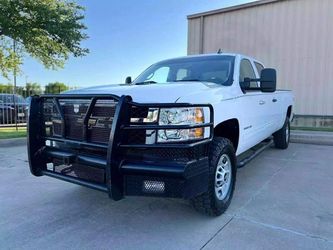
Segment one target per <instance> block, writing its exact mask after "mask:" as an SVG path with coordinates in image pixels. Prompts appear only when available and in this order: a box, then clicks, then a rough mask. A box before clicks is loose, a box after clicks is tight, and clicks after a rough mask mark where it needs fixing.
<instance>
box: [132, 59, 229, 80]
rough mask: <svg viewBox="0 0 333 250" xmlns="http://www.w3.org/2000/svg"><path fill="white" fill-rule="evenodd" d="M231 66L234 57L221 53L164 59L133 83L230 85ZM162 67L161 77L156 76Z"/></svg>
mask: <svg viewBox="0 0 333 250" xmlns="http://www.w3.org/2000/svg"><path fill="white" fill-rule="evenodd" d="M233 66H234V57H233V56H222V55H219V56H206V57H204V56H200V57H185V58H179V59H172V60H166V61H162V62H160V63H157V64H154V65H152V66H150V67H149V68H148V69H147V70H145V71H144V72H143V73H142V74H141V75H140V76H139V77H138V78H137V79H135V81H134V82H133V83H134V84H135V83H139V82H140V83H141V82H147V81H155V82H157V83H167V82H177V81H204V82H214V83H218V84H223V85H231V84H232V75H233ZM162 69H167V70H165V71H163V74H162V75H163V77H156V75H159V76H160V75H161V70H162Z"/></svg>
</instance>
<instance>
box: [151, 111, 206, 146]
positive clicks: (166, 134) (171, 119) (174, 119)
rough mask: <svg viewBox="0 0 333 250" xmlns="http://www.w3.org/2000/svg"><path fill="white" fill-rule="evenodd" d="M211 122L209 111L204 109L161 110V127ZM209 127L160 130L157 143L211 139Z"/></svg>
mask: <svg viewBox="0 0 333 250" xmlns="http://www.w3.org/2000/svg"><path fill="white" fill-rule="evenodd" d="M207 121H209V109H208V108H206V107H205V108H204V107H190V108H170V109H161V110H160V116H159V125H193V124H202V123H206V122H207ZM209 131H210V130H209V127H206V128H204V127H200V128H192V129H160V130H158V134H157V142H170V141H171V142H172V141H187V140H196V139H203V138H208V137H209Z"/></svg>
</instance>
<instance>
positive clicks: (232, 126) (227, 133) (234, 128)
mask: <svg viewBox="0 0 333 250" xmlns="http://www.w3.org/2000/svg"><path fill="white" fill-rule="evenodd" d="M214 136H219V137H224V138H227V139H229V140H230V141H231V142H232V144H233V146H234V149H235V152H236V151H237V148H238V144H239V122H238V120H237V119H236V118H232V119H228V120H225V121H223V122H221V123H219V124H217V125H216V126H215V128H214Z"/></svg>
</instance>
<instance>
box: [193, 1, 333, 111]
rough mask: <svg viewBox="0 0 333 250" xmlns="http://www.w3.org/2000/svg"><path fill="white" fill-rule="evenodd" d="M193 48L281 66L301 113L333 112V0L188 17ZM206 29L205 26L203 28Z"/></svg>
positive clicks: (281, 79) (283, 82) (283, 84)
mask: <svg viewBox="0 0 333 250" xmlns="http://www.w3.org/2000/svg"><path fill="white" fill-rule="evenodd" d="M188 29H189V30H188V54H199V53H201V52H203V53H211V52H216V51H217V50H218V49H219V48H222V50H223V51H225V52H236V53H242V54H246V55H249V56H252V57H255V58H257V59H258V60H260V61H262V62H263V63H265V65H266V67H274V68H276V69H277V71H278V87H279V88H287V89H292V90H293V91H294V93H295V96H296V107H295V112H296V114H302V115H333V63H332V62H333V0H280V1H277V2H274V3H269V4H264V5H260V6H254V7H250V8H243V9H238V10H235V11H229V12H224V13H218V14H206V15H203V16H201V17H200V16H197V17H196V16H195V17H193V16H192V17H191V16H190V17H189V24H188ZM201 31H203V32H202V33H201Z"/></svg>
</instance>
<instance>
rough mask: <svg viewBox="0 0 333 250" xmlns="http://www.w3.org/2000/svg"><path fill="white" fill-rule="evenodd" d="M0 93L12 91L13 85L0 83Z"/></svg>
mask: <svg viewBox="0 0 333 250" xmlns="http://www.w3.org/2000/svg"><path fill="white" fill-rule="evenodd" d="M0 93H13V85H11V84H8V83H7V84H3V83H0Z"/></svg>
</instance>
